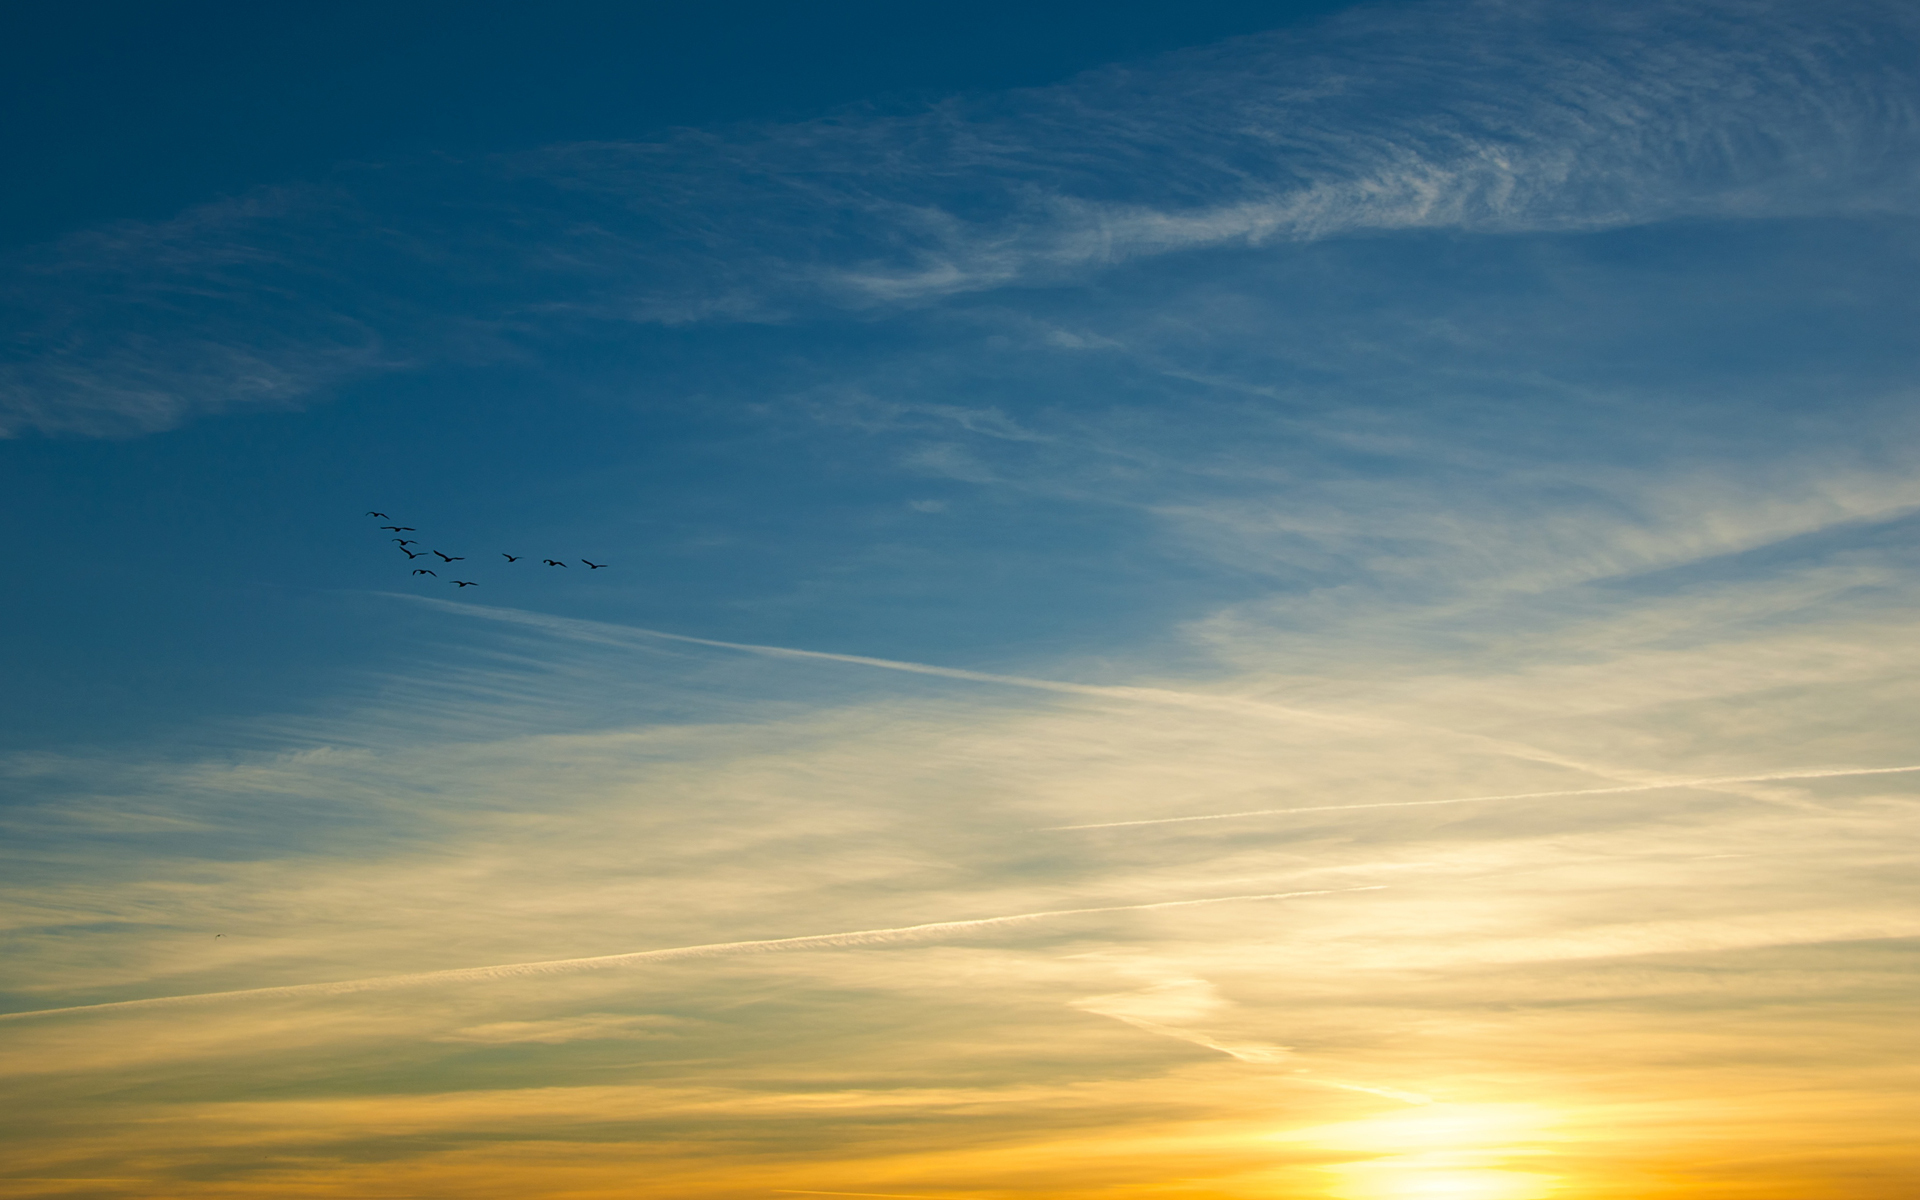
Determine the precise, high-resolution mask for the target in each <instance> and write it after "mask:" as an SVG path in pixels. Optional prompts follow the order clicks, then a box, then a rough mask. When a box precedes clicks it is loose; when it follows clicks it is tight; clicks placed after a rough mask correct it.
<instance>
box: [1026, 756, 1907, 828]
mask: <svg viewBox="0 0 1920 1200" xmlns="http://www.w3.org/2000/svg"><path fill="white" fill-rule="evenodd" d="M1907 771H1920V766H1913V767H1859V768H1853V767H1844V768H1840V769H1837V770H1830V771H1781V772H1777V773H1775V774H1771V775H1720V776H1716V777H1714V778H1711V779H1669V780H1664V781H1662V782H1660V783H1634V784H1628V785H1627V786H1625V787H1608V788H1576V789H1573V790H1571V791H1561V792H1513V793H1511V794H1508V795H1504V796H1456V797H1453V798H1451V799H1447V800H1390V801H1386V802H1384V803H1380V804H1317V805H1314V806H1313V807H1311V808H1251V809H1248V810H1246V811H1245V812H1230V813H1207V814H1206V815H1204V816H1198V817H1154V818H1151V819H1149V820H1145V821H1099V822H1096V823H1094V824H1091V825H1048V826H1045V827H1044V828H1043V829H1042V830H1041V832H1044V833H1058V832H1061V831H1063V830H1068V829H1121V828H1124V827H1126V826H1131V825H1178V824H1180V823H1181V822H1183V821H1227V820H1231V819H1233V818H1234V817H1277V816H1282V815H1284V814H1286V813H1311V812H1346V811H1348V810H1350V809H1356V808H1421V807H1425V806H1428V805H1434V804H1476V803H1480V802H1482V801H1488V800H1542V799H1546V798H1548V797H1553V796H1614V795H1618V794H1620V793H1621V792H1657V791H1661V790H1663V789H1666V788H1685V787H1714V786H1717V785H1720V784H1728V783H1765V782H1767V781H1769V780H1774V779H1831V778H1834V777H1836V776H1842V775H1899V774H1901V773H1903V772H1907Z"/></svg>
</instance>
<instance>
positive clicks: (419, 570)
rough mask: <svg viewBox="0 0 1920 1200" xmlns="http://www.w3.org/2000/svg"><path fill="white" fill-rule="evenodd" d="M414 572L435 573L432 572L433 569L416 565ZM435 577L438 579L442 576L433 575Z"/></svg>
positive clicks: (418, 573)
mask: <svg viewBox="0 0 1920 1200" xmlns="http://www.w3.org/2000/svg"><path fill="white" fill-rule="evenodd" d="M413 573H414V574H415V575H433V572H432V571H429V570H427V569H426V568H425V567H415V568H414V570H413ZM433 577H434V578H435V579H438V578H440V577H439V576H438V575H433Z"/></svg>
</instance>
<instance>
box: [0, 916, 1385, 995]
mask: <svg viewBox="0 0 1920 1200" xmlns="http://www.w3.org/2000/svg"><path fill="white" fill-rule="evenodd" d="M1386 886H1387V885H1385V884H1367V885H1365V886H1361V887H1350V888H1320V889H1316V890H1312V891H1301V892H1264V893H1255V894H1249V895H1240V896H1206V897H1202V898H1200V899H1197V900H1159V901H1154V902H1152V903H1149V904H1110V905H1102V906H1099V907H1094V908H1059V909H1049V910H1047V911H1044V912H1030V913H1012V914H1009V915H1007V916H1000V917H978V918H975V919H972V920H966V921H933V922H929V923H926V924H921V925H899V926H893V927H890V928H886V929H855V930H849V931H846V932H843V933H817V934H807V935H804V936H801V937H789V938H763V939H759V940H755V941H745V942H710V943H707V944H705V945H699V946H673V947H668V948H666V949H661V950H637V951H633V952H631V953H627V954H601V955H594V956H592V957H588V958H557V959H547V960H543V961H539V962H520V963H502V964H499V965H496V966H490V967H457V968H454V969H452V970H446V971H422V972H418V973H416V974H410V975H381V976H376V977H373V978H369V979H347V980H340V981H337V982H332V983H296V984H289V985H286V986H282V987H265V988H240V989H237V990H234V991H229V992H201V993H196V994H194V995H186V996H152V997H148V998H146V999H141V1000H115V1001H110V1002H108V1003H105V1004H78V1005H71V1006H69V1007H65V1008H42V1009H34V1010H32V1011H29V1012H13V1013H0V1021H17V1020H22V1019H24V1018H27V1017H49V1016H58V1015H61V1014H65V1013H83V1012H106V1011H119V1010H124V1009H132V1008H155V1007H160V1006H163V1005H174V1004H193V1003H207V1002H211V1001H219V1000H266V999H281V998H291V997H301V996H349V995H354V994H356V993H360V992H383V991H392V990H396V989H400V988H411V987H423V986H430V985H433V984H441V983H489V982H493V981H496V980H501V979H516V978H523V977H526V976H539V975H567V974H573V973H576V972H580V971H605V970H614V969H617V968H621V967H637V966H644V965H647V964H650V963H659V962H675V961H678V960H681V959H692V958H719V957H725V956H731V955H736V954H773V953H779V952H782V951H788V950H845V949H852V948H855V947H860V946H881V945H891V944H897V943H902V942H915V941H933V940H938V939H940V938H943V937H948V936H956V935H965V934H967V933H969V932H972V931H975V930H984V929H993V928H998V927H1001V926H1006V925H1017V924H1021V923H1023V922H1028V921H1042V920H1047V919H1049V918H1053V917H1077V916H1087V915H1091V914H1095V913H1115V912H1146V911H1150V910H1155V909H1168V908H1192V907H1195V906H1198V905H1204V904H1230V903H1242V902H1252V901H1260V900H1294V899H1298V898H1301V897H1305V896H1332V895H1339V894H1342V893H1346V892H1373V891H1381V890H1384V889H1385V887H1386Z"/></svg>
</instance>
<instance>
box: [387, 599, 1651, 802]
mask: <svg viewBox="0 0 1920 1200" xmlns="http://www.w3.org/2000/svg"><path fill="white" fill-rule="evenodd" d="M377 594H378V595H382V596H388V597H391V598H393V599H396V600H408V601H412V602H413V603H415V604H425V605H429V606H432V607H434V608H440V609H445V610H447V611H449V612H457V613H461V614H463V615H465V616H472V617H482V618H485V619H487V620H492V621H505V622H509V623H512V624H517V625H531V626H534V627H535V628H538V629H545V630H547V631H548V632H552V633H562V634H565V635H566V636H568V637H572V638H575V639H576V640H579V641H588V642H598V643H600V644H602V645H614V646H631V645H633V644H634V643H635V642H636V641H639V640H641V639H645V638H652V639H656V640H661V641H669V642H684V643H688V644H691V645H695V646H716V647H719V648H720V649H723V650H739V651H742V652H743V653H747V654H759V655H764V656H766V657H768V658H791V659H808V660H812V661H815V662H835V663H848V664H851V665H853V666H860V667H877V668H879V669H881V670H885V671H904V672H907V673H908V674H913V675H935V676H939V677H941V678H943V679H965V680H969V681H972V682H974V683H995V684H1002V685H1005V686H1008V687H1018V688H1028V689H1031V690H1034V691H1042V692H1061V693H1065V694H1068V695H1074V696H1097V697H1100V698H1102V699H1107V700H1124V701H1130V702H1132V703H1136V704H1163V705H1175V706H1178V707H1181V708H1191V709H1202V710H1205V711H1210V712H1221V713H1231V714H1233V715H1235V716H1240V717H1258V718H1263V719H1265V720H1274V719H1276V718H1277V719H1282V720H1287V721H1294V722H1299V723H1302V724H1308V725H1318V726H1321V727H1323V728H1328V729H1340V730H1345V731H1347V732H1360V733H1374V734H1379V733H1394V734H1419V735H1422V736H1427V737H1434V736H1439V737H1444V738H1448V739H1450V740H1452V741H1455V742H1460V743H1465V744H1467V745H1471V746H1474V747H1477V748H1478V749H1480V750H1483V751H1486V752H1488V753H1492V754H1498V755H1501V756H1503V757H1507V758H1518V759H1523V760H1525V761H1529V762H1543V763H1548V764H1551V765H1553V766H1558V767H1566V768H1568V769H1570V770H1575V771H1584V772H1586V773H1587V774H1590V775H1599V776H1601V777H1603V778H1614V779H1619V778H1621V777H1622V776H1623V775H1625V772H1622V771H1617V770H1611V769H1608V768H1605V767H1598V766H1595V765H1593V764H1591V763H1586V762H1581V761H1580V760H1578V759H1573V758H1568V757H1566V756H1565V755H1561V754H1556V753H1554V752H1553V751H1551V750H1543V749H1541V748H1539V747H1537V746H1529V745H1526V744H1524V743H1520V742H1509V741H1504V740H1502V739H1499V738H1493V737H1488V736H1487V735H1485V734H1479V733H1467V732H1464V731H1462V730H1458V729H1446V728H1442V727H1439V726H1433V725H1421V724H1418V723H1415V722H1412V721H1396V720H1391V719H1388V718H1385V717H1362V716H1352V715H1346V714H1331V713H1323V712H1315V711H1312V710H1310V709H1304V708H1292V707H1289V706H1287V705H1283V704H1272V703H1269V702H1267V701H1264V700H1248V699H1245V698H1242V697H1239V696H1216V695H1210V694H1208V693H1205V692H1183V691H1180V690H1178V689H1175V688H1155V687H1129V686H1124V685H1104V684H1091V683H1069V682H1066V681H1064V680H1059V679H1037V678H1035V677H1033V676H1030V675H997V674H993V673H990V672H987V671H968V670H965V669H963V668H960V667H938V666H934V665H932V664H930V663H917V662H904V661H902V660H899V659H892V658H869V657H867V656H865V655H860V654H832V653H828V652H826V651H823V650H795V649H793V648H791V647H788V646H763V645H757V644H755V643H752V642H723V641H718V640H716V639H714V638H701V637H690V636H688V635H687V634H684V633H666V632H663V631H661V630H658V629H646V628H643V627H641V626H637V625H614V624H610V623H608V622H604V621H583V620H579V619H577V618H572V617H555V616H549V615H547V614H546V613H535V612H527V611H526V610H524V609H516V608H495V607H491V606H488V605H483V604H462V603H460V602H459V601H455V600H440V599H436V598H434V597H431V596H414V595H408V594H406V593H402V592H381V593H377ZM1234 815H1239V814H1234Z"/></svg>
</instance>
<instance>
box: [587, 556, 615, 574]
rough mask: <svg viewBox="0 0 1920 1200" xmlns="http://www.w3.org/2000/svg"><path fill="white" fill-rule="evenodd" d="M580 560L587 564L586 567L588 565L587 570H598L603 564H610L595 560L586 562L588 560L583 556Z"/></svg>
mask: <svg viewBox="0 0 1920 1200" xmlns="http://www.w3.org/2000/svg"><path fill="white" fill-rule="evenodd" d="M580 561H581V562H583V563H586V564H587V567H588V569H589V570H594V571H598V570H599V569H600V568H601V567H604V566H608V565H610V564H608V563H597V562H588V561H587V560H586V559H584V558H583V559H581V560H580Z"/></svg>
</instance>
